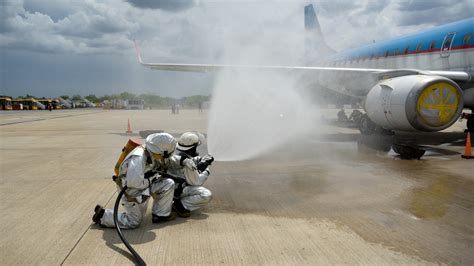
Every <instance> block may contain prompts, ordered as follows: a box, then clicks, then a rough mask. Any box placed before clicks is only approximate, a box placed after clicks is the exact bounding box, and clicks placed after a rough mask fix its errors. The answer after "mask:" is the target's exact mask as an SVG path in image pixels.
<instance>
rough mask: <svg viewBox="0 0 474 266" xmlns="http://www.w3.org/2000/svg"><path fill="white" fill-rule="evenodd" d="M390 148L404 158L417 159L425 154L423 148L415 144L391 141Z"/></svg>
mask: <svg viewBox="0 0 474 266" xmlns="http://www.w3.org/2000/svg"><path fill="white" fill-rule="evenodd" d="M392 149H393V151H394V152H396V153H397V154H399V155H400V158H401V159H404V160H413V159H417V160H419V159H420V158H421V156H423V155H424V154H425V152H426V151H425V150H423V149H422V148H421V147H419V146H417V145H411V144H399V143H393V144H392Z"/></svg>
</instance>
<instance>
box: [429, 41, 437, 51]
mask: <svg viewBox="0 0 474 266" xmlns="http://www.w3.org/2000/svg"><path fill="white" fill-rule="evenodd" d="M435 45H436V41H432V42H431V43H430V50H431V49H433V48H435Z"/></svg>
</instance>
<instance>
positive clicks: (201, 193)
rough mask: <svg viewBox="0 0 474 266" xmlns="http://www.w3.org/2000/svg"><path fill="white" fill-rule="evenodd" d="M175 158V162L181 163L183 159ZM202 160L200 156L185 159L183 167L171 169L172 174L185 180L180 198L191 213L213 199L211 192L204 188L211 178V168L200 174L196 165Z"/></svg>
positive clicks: (175, 156) (179, 156) (177, 156)
mask: <svg viewBox="0 0 474 266" xmlns="http://www.w3.org/2000/svg"><path fill="white" fill-rule="evenodd" d="M173 157H174V160H175V161H176V160H177V161H181V159H182V158H181V155H173ZM200 160H201V158H200V157H199V156H196V157H193V158H189V159H184V160H182V163H181V166H182V167H180V168H174V169H170V173H172V174H174V175H175V176H176V177H179V178H182V179H183V183H184V188H183V191H182V193H181V194H180V195H178V197H179V199H180V200H181V203H182V204H183V206H184V208H186V209H187V210H189V211H195V210H197V209H199V208H202V207H204V206H206V205H207V204H208V203H209V201H211V199H212V193H211V191H210V190H209V189H207V188H205V187H203V186H202V185H203V184H204V182H206V180H207V178H208V177H209V173H210V172H209V168H207V169H206V170H205V171H203V172H201V173H199V171H198V170H197V168H196V165H197V163H198V162H199V161H200ZM176 186H179V184H176ZM176 189H179V188H178V187H177V188H176ZM175 200H176V199H175Z"/></svg>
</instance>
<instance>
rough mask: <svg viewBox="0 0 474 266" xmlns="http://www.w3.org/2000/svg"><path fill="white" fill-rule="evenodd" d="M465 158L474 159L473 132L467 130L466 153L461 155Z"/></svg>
mask: <svg viewBox="0 0 474 266" xmlns="http://www.w3.org/2000/svg"><path fill="white" fill-rule="evenodd" d="M461 157H462V158H464V159H474V156H472V154H471V133H470V132H467V138H466V149H465V150H464V154H463V155H461Z"/></svg>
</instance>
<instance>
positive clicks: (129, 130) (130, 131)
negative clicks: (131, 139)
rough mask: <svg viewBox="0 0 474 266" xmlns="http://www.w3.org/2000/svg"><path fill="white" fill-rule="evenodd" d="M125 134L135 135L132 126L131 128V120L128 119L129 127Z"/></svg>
mask: <svg viewBox="0 0 474 266" xmlns="http://www.w3.org/2000/svg"><path fill="white" fill-rule="evenodd" d="M125 133H128V134H131V133H133V132H132V126H130V118H129V119H128V127H127V132H125Z"/></svg>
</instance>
